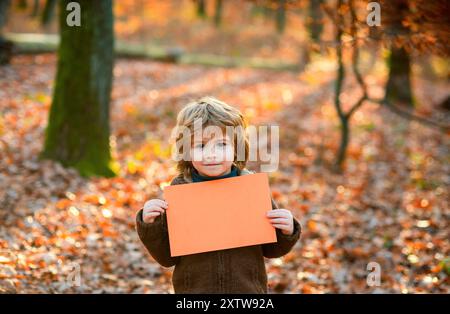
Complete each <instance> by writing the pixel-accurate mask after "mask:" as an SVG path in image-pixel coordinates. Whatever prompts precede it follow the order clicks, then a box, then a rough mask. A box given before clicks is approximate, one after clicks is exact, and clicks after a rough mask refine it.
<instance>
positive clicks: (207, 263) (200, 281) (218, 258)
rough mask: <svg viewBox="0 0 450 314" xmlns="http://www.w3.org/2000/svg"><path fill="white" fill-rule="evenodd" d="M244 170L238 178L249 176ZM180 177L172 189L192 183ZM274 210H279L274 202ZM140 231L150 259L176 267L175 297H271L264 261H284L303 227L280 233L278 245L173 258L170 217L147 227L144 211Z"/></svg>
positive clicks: (139, 215)
mask: <svg viewBox="0 0 450 314" xmlns="http://www.w3.org/2000/svg"><path fill="white" fill-rule="evenodd" d="M249 173H251V172H249V171H248V170H246V169H244V170H242V171H239V172H238V175H244V174H249ZM191 182H192V181H191V180H190V178H185V177H184V176H183V175H179V176H177V177H176V178H175V179H174V180H173V181H172V183H171V184H172V185H175V184H187V183H191ZM272 208H273V209H276V208H278V207H277V205H276V204H275V202H274V201H273V200H272ZM136 229H137V232H138V235H139V238H140V239H141V241H142V243H143V244H144V246H145V247H146V248H147V250H148V252H149V253H150V255H151V256H152V257H153V258H154V259H155V260H156V261H157V262H158V263H159V264H161V265H162V266H164V267H171V266H175V269H174V272H173V277H172V283H173V287H174V291H175V293H267V273H266V268H265V264H264V257H266V258H275V257H281V256H283V255H285V254H286V253H288V252H289V251H290V250H291V248H292V247H293V246H294V244H295V243H296V242H297V240H298V239H299V238H300V234H301V226H300V224H299V222H298V221H297V220H296V219H295V218H294V233H293V234H292V235H285V234H283V233H282V232H281V230H279V229H276V235H277V242H274V243H267V244H260V245H252V246H246V247H239V248H233V249H227V250H219V251H212V252H205V253H198V254H191V255H184V256H177V257H171V256H170V246H169V235H168V231H167V219H166V215H165V213H164V214H161V215H160V216H158V217H157V218H156V219H155V221H154V222H153V223H149V224H147V223H144V222H143V220H142V209H140V210H139V211H138V213H137V215H136Z"/></svg>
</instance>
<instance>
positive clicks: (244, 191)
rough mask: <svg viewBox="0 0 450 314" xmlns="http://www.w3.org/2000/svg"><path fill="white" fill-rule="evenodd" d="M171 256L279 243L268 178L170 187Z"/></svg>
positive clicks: (166, 194) (258, 176)
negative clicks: (272, 219) (272, 221)
mask: <svg viewBox="0 0 450 314" xmlns="http://www.w3.org/2000/svg"><path fill="white" fill-rule="evenodd" d="M164 198H165V200H166V201H167V202H168V203H169V207H168V209H167V211H166V214H167V225H168V231H169V242H170V252H171V256H180V255H188V254H195V253H202V252H209V251H216V250H222V249H230V248H235V247H242V246H248V245H256V244H262V243H271V242H277V236H276V233H275V228H274V227H273V226H272V225H271V224H270V221H269V219H268V218H267V216H266V213H267V211H269V210H271V209H272V204H271V200H270V189H269V180H268V177H267V174H265V173H257V174H250V175H245V176H238V177H233V178H226V179H218V180H213V181H206V182H198V183H192V184H180V185H173V186H168V187H166V188H165V189H164Z"/></svg>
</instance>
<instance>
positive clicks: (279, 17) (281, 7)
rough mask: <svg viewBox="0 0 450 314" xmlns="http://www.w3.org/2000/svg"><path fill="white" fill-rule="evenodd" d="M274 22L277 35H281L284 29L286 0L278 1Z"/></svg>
mask: <svg viewBox="0 0 450 314" xmlns="http://www.w3.org/2000/svg"><path fill="white" fill-rule="evenodd" d="M276 22H277V23H276V24H277V32H278V34H283V33H284V29H285V28H286V0H278V8H277V14H276Z"/></svg>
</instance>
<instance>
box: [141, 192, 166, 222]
mask: <svg viewBox="0 0 450 314" xmlns="http://www.w3.org/2000/svg"><path fill="white" fill-rule="evenodd" d="M167 206H168V204H167V202H166V201H164V200H160V199H157V198H155V199H152V200H149V201H147V202H145V204H144V209H143V210H142V220H143V221H144V222H145V223H148V224H151V223H153V222H154V221H155V219H156V217H158V216H159V215H161V213H164V210H165V209H167Z"/></svg>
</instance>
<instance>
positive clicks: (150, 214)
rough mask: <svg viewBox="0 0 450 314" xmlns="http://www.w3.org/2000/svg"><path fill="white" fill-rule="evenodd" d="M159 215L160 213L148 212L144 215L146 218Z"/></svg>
mask: <svg viewBox="0 0 450 314" xmlns="http://www.w3.org/2000/svg"><path fill="white" fill-rule="evenodd" d="M159 215H161V212H148V213H145V216H146V217H156V216H159Z"/></svg>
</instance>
